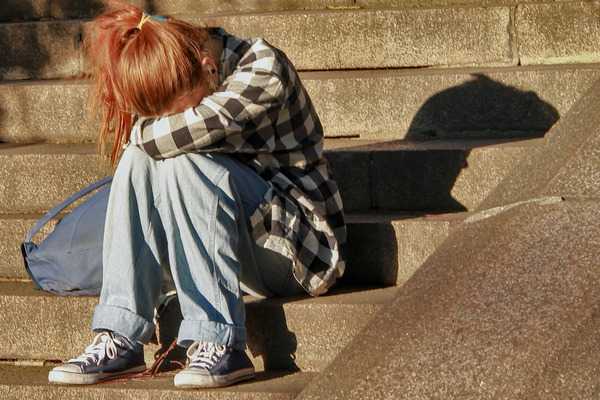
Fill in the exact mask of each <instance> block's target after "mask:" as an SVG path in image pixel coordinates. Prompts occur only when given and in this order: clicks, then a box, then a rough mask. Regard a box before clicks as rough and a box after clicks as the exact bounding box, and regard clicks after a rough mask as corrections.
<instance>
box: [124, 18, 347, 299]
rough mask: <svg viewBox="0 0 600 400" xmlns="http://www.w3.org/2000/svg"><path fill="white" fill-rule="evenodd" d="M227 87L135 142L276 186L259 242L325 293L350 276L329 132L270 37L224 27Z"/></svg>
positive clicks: (313, 290) (142, 124) (149, 127)
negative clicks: (225, 165) (239, 167)
mask: <svg viewBox="0 0 600 400" xmlns="http://www.w3.org/2000/svg"><path fill="white" fill-rule="evenodd" d="M218 33H220V35H222V37H223V43H224V50H223V53H222V55H221V59H220V67H219V77H220V80H221V85H220V87H219V88H218V90H217V91H216V92H215V93H213V94H212V95H210V96H207V97H205V98H204V99H203V100H202V102H201V103H200V104H199V105H198V106H196V107H193V108H189V109H187V110H185V111H183V112H181V113H178V114H174V115H170V116H167V117H161V118H157V119H151V118H145V117H142V118H139V119H138V120H137V121H136V123H135V125H134V128H133V131H132V134H131V141H132V143H133V144H134V145H136V146H138V147H140V148H141V149H142V150H144V151H145V152H146V153H147V154H148V155H149V156H151V157H152V158H154V159H164V158H169V157H175V156H177V155H180V154H184V153H196V152H222V153H230V154H232V155H233V156H234V157H236V158H237V159H239V160H241V161H242V162H244V163H245V164H247V165H248V166H250V167H251V168H252V169H253V170H254V171H256V172H257V173H258V174H260V175H261V176H262V177H263V178H264V179H265V180H267V181H268V182H269V183H270V189H269V190H268V191H267V193H266V195H265V198H264V201H263V203H262V204H261V205H260V206H259V208H258V209H257V210H256V212H255V213H254V214H253V215H251V217H250V221H251V224H252V230H253V236H254V239H255V240H256V243H257V244H258V245H260V246H262V247H265V248H268V249H271V250H273V251H276V252H278V253H280V254H283V255H284V256H286V257H287V258H289V259H291V260H292V261H293V264H294V275H295V277H296V279H297V280H298V282H300V283H301V284H302V286H303V287H304V288H305V289H306V290H307V292H308V293H310V294H312V295H314V296H316V295H319V294H322V293H324V292H326V291H327V289H328V288H329V287H330V286H331V285H333V283H335V281H336V280H337V278H339V277H340V276H341V275H342V273H343V272H344V268H345V260H344V253H345V250H344V249H345V245H346V227H345V222H344V215H343V208H342V201H341V198H340V193H339V190H338V187H337V185H336V183H335V181H334V180H333V177H332V174H331V172H330V170H329V167H328V164H327V160H326V159H325V158H324V157H323V127H322V126H321V122H320V121H319V117H318V116H317V114H316V112H315V110H314V108H313V105H312V102H311V100H310V98H309V96H308V94H307V92H306V90H305V88H304V86H303V85H302V83H301V82H300V79H299V77H298V73H297V72H296V70H295V68H294V67H293V66H292V64H291V63H290V61H289V60H288V59H287V57H286V55H285V54H284V53H283V52H282V51H280V50H278V49H276V48H274V47H272V46H271V45H270V44H268V43H267V42H266V41H265V40H264V39H260V38H257V39H250V40H242V39H239V38H236V37H234V36H231V35H228V34H227V33H226V32H225V31H223V30H222V29H219V30H218Z"/></svg>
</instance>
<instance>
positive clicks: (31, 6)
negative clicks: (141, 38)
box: [0, 0, 353, 21]
mask: <svg viewBox="0 0 600 400" xmlns="http://www.w3.org/2000/svg"><path fill="white" fill-rule="evenodd" d="M109 1H110V0H94V1H92V2H81V1H70V2H52V3H50V4H48V1H47V0H29V1H27V2H24V1H21V0H8V2H9V3H10V7H3V8H2V9H0V21H23V20H25V21H27V20H39V19H59V20H60V19H77V18H93V17H94V16H96V15H98V14H99V13H101V12H102V11H104V10H105V9H106V7H107V5H108V3H109ZM128 3H130V4H134V5H137V6H138V7H140V8H142V9H143V10H146V11H148V12H150V13H154V14H159V15H177V14H212V13H242V12H269V11H290V10H322V9H327V8H336V7H337V8H344V7H350V6H352V3H353V1H352V0H283V1H282V0H270V1H264V0H227V1H223V0H203V1H201V2H199V1H194V0H169V1H160V2H153V3H154V4H148V1H147V0H128Z"/></svg>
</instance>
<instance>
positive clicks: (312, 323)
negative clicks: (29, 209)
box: [0, 289, 393, 371]
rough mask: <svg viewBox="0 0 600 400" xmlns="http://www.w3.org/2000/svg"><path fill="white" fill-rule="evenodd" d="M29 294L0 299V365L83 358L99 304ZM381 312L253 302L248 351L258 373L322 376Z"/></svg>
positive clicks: (354, 306) (150, 355)
mask: <svg viewBox="0 0 600 400" xmlns="http://www.w3.org/2000/svg"><path fill="white" fill-rule="evenodd" d="M25 292H26V293H25V294H24V295H17V294H13V295H11V296H6V295H5V296H0V308H1V309H2V310H3V313H2V314H1V315H0V336H1V337H2V338H3V339H2V341H1V342H0V359H26V360H27V359H29V360H63V361H65V360H68V359H70V358H72V357H75V356H77V355H79V354H81V352H82V351H83V349H84V348H85V346H87V345H88V344H89V343H91V340H92V338H93V333H92V332H91V331H90V328H91V322H92V316H93V310H94V307H95V305H96V304H97V301H98V298H97V297H79V298H73V297H60V296H52V295H41V296H39V295H38V296H32V295H31V293H30V290H26V291H25ZM392 295H393V291H390V290H389V289H388V290H387V291H386V292H384V293H383V294H378V295H377V296H378V298H380V300H378V302H379V301H381V297H383V299H384V300H385V299H389V298H391V297H390V296H392ZM353 296H355V297H356V295H353ZM366 297H367V298H368V297H369V295H366ZM381 307H382V302H379V303H374V304H368V302H365V303H364V304H363V302H360V303H353V302H352V300H349V299H348V300H347V303H346V304H344V302H343V301H342V302H340V303H339V304H338V303H335V302H329V303H328V302H327V299H324V298H323V299H318V300H317V301H314V300H313V301H308V302H306V301H304V302H291V303H285V302H279V301H267V302H256V301H254V302H250V303H248V304H247V305H246V312H247V327H248V350H249V352H250V354H251V355H252V356H253V358H254V360H253V361H254V363H255V365H256V367H257V368H258V369H259V370H265V369H266V370H273V369H286V368H295V367H297V368H300V369H301V370H303V371H320V370H322V368H324V367H325V366H326V365H327V364H328V363H329V362H330V361H331V360H332V359H333V358H334V357H335V356H336V355H337V353H338V352H339V351H340V350H341V349H343V348H344V346H345V345H346V344H347V343H348V342H349V341H350V340H351V339H352V337H353V336H354V335H355V334H356V333H358V332H359V331H360V329H361V328H362V327H364V325H365V324H366V323H367V322H368V320H369V319H370V318H371V317H372V316H373V315H375V313H377V311H379V310H380V309H381ZM178 321H179V320H178V319H177V317H174V318H173V319H171V320H169V323H170V325H171V326H169V328H170V331H171V332H170V335H166V334H165V336H164V337H165V338H166V337H168V338H169V339H168V340H167V341H166V343H165V346H166V347H168V346H169V345H170V344H171V343H172V341H173V339H174V335H176V334H177V327H176V325H175V322H178ZM160 329H161V328H160V327H159V334H160ZM275 332H276V334H274V333H275ZM159 349H160V347H159V346H157V345H150V346H147V347H146V349H145V350H146V359H147V362H148V363H150V364H151V363H152V362H153V360H154V352H156V351H157V350H159ZM294 358H295V359H294ZM265 367H266V368H265Z"/></svg>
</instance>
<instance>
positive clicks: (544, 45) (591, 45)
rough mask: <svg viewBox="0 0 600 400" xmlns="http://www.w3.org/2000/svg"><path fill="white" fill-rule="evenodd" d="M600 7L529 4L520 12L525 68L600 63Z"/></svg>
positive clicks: (518, 31)
mask: <svg viewBox="0 0 600 400" xmlns="http://www.w3.org/2000/svg"><path fill="white" fill-rule="evenodd" d="M599 16H600V3H599V2H597V1H594V2H592V1H585V2H564V3H555V4H536V5H533V4H527V5H519V6H518V7H517V8H516V14H515V21H516V23H515V26H516V36H517V47H518V54H519V58H520V61H521V64H522V65H528V64H563V63H579V62H584V63H589V62H598V61H600V48H599V47H598V43H600V18H599Z"/></svg>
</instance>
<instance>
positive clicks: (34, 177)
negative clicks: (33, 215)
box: [0, 144, 110, 213]
mask: <svg viewBox="0 0 600 400" xmlns="http://www.w3.org/2000/svg"><path fill="white" fill-rule="evenodd" d="M95 147H96V146H95V145H81V144H80V145H76V144H62V145H46V144H36V145H24V146H14V145H11V146H3V145H0V177H1V178H0V213H18V212H46V211H47V210H49V209H50V208H51V207H53V205H56V204H58V203H60V202H61V201H62V200H64V199H65V198H67V197H68V196H69V195H71V194H73V193H75V192H76V191H77V190H79V189H81V188H83V187H85V186H87V185H89V184H90V183H92V182H95V181H97V180H98V179H101V178H103V177H105V176H106V175H108V174H109V173H110V169H109V168H108V165H107V164H108V163H104V164H103V165H102V166H101V165H100V157H99V156H98V152H97V150H96V149H95ZM65 173H68V174H69V175H68V176H67V177H65Z"/></svg>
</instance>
